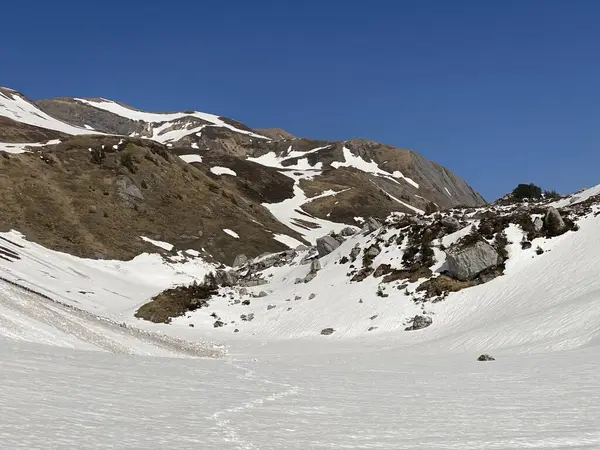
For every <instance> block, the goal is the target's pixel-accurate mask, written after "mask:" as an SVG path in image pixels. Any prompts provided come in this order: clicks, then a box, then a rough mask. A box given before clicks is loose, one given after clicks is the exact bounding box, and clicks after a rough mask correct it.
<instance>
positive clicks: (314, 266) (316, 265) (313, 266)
mask: <svg viewBox="0 0 600 450" xmlns="http://www.w3.org/2000/svg"><path fill="white" fill-rule="evenodd" d="M319 270H321V263H320V261H319V260H318V259H314V260H313V261H312V262H311V263H310V272H309V273H317V272H318V271H319Z"/></svg>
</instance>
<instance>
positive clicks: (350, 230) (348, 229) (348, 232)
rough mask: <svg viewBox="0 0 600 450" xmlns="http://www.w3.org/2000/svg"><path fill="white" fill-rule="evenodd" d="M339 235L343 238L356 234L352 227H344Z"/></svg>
mask: <svg viewBox="0 0 600 450" xmlns="http://www.w3.org/2000/svg"><path fill="white" fill-rule="evenodd" d="M340 234H341V235H342V236H345V237H348V236H354V235H355V234H356V229H355V228H353V227H346V228H344V229H342V231H340Z"/></svg>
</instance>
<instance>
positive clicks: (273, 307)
mask: <svg viewBox="0 0 600 450" xmlns="http://www.w3.org/2000/svg"><path fill="white" fill-rule="evenodd" d="M275 308H277V305H267V311H271V310H272V309H275Z"/></svg>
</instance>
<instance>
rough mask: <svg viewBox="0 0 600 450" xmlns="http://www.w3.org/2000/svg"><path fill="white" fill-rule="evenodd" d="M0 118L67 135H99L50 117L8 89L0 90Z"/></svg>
mask: <svg viewBox="0 0 600 450" xmlns="http://www.w3.org/2000/svg"><path fill="white" fill-rule="evenodd" d="M0 116H4V117H8V118H9V119H12V120H15V121H16V122H21V123H24V124H27V125H34V126H36V127H40V128H45V129H48V130H55V131H60V132H61V133H66V134H92V133H96V134H97V132H95V131H91V130H88V129H86V128H80V127H75V126H73V125H70V124H68V123H65V122H62V121H60V120H58V119H55V118H54V117H51V116H49V115H48V114H46V113H45V112H43V111H42V110H41V109H40V108H38V107H37V106H36V105H35V104H34V103H32V102H30V101H29V100H27V99H26V98H25V97H24V96H23V95H21V94H19V93H18V92H16V91H13V90H11V89H7V88H0Z"/></svg>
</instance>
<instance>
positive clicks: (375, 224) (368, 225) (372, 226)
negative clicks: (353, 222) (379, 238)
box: [363, 217, 381, 233]
mask: <svg viewBox="0 0 600 450" xmlns="http://www.w3.org/2000/svg"><path fill="white" fill-rule="evenodd" d="M379 228H381V222H379V221H378V220H377V219H374V218H373V217H369V218H368V219H367V221H366V222H365V225H364V227H363V230H364V232H365V233H372V232H373V231H375V230H378V229H379Z"/></svg>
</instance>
